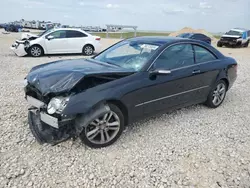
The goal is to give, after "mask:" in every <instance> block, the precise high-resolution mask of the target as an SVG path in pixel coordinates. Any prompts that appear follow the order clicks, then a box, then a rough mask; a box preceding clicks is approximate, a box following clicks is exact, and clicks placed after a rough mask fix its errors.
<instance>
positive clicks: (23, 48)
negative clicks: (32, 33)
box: [10, 40, 30, 57]
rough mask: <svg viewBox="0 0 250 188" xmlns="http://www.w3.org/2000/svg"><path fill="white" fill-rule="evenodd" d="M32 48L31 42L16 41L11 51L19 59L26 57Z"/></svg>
mask: <svg viewBox="0 0 250 188" xmlns="http://www.w3.org/2000/svg"><path fill="white" fill-rule="evenodd" d="M29 47H30V42H29V40H16V41H15V43H14V44H13V45H12V46H11V47H10V49H11V50H12V51H13V52H14V53H15V54H16V55H17V56H19V57H23V56H26V55H27V54H28V49H29Z"/></svg>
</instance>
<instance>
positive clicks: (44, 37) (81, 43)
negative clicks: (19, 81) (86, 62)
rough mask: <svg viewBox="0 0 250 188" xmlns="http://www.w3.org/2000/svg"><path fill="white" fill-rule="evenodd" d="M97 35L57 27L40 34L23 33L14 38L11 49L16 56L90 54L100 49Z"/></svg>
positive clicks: (80, 30)
mask: <svg viewBox="0 0 250 188" xmlns="http://www.w3.org/2000/svg"><path fill="white" fill-rule="evenodd" d="M100 40H101V38H100V37H98V36H92V35H90V34H89V33H87V32H85V31H83V30H82V29H72V28H57V29H51V30H47V31H45V32H43V33H41V34H40V35H27V36H26V35H25V37H24V36H22V39H21V40H16V42H15V44H13V45H12V46H11V49H12V50H13V51H14V53H15V54H16V55H17V56H25V55H27V54H29V55H31V56H33V57H40V56H42V55H44V54H67V53H69V54H73V53H82V54H83V55H86V56H90V55H93V53H94V52H99V51H100V47H101V45H100Z"/></svg>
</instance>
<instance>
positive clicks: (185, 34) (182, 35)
mask: <svg viewBox="0 0 250 188" xmlns="http://www.w3.org/2000/svg"><path fill="white" fill-rule="evenodd" d="M191 35H192V34H191V33H182V34H180V35H178V36H177V37H182V38H189V37H190V36H191Z"/></svg>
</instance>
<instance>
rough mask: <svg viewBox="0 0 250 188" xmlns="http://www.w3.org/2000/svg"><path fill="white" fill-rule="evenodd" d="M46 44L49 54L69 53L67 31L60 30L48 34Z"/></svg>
mask: <svg viewBox="0 0 250 188" xmlns="http://www.w3.org/2000/svg"><path fill="white" fill-rule="evenodd" d="M45 46H46V49H47V53H48V54H58V53H68V47H67V46H68V43H67V38H66V31H65V30H58V31H54V32H52V33H50V34H48V35H46V36H45Z"/></svg>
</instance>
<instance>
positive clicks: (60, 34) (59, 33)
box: [47, 31, 66, 39]
mask: <svg viewBox="0 0 250 188" xmlns="http://www.w3.org/2000/svg"><path fill="white" fill-rule="evenodd" d="M48 36H53V37H54V39H62V38H66V31H55V32H53V33H50V34H49V35H48ZM48 36H47V37H48Z"/></svg>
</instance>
